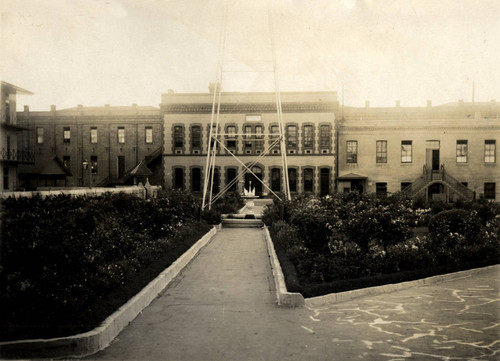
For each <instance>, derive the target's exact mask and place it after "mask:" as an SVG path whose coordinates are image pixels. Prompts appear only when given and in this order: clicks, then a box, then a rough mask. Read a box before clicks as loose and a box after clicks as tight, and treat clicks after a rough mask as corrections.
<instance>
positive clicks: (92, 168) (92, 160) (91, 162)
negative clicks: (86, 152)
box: [90, 155, 97, 174]
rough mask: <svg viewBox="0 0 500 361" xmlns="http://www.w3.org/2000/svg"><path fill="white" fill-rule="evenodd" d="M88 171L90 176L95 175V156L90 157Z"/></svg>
mask: <svg viewBox="0 0 500 361" xmlns="http://www.w3.org/2000/svg"><path fill="white" fill-rule="evenodd" d="M90 170H91V172H92V174H97V155H91V156H90Z"/></svg>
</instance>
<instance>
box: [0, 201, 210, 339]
mask: <svg viewBox="0 0 500 361" xmlns="http://www.w3.org/2000/svg"><path fill="white" fill-rule="evenodd" d="M172 196H174V197H172ZM173 198H175V202H172V201H171V199H173ZM198 209H199V204H198V202H197V201H196V200H195V199H194V198H192V197H191V196H189V195H182V194H173V195H164V197H163V198H160V199H157V200H151V201H143V200H141V199H138V198H136V197H133V196H127V195H123V194H121V195H106V196H103V197H98V198H93V199H88V198H84V197H83V198H76V199H70V198H69V197H66V196H58V197H50V198H47V199H43V200H42V199H40V198H32V199H20V200H7V201H5V202H4V203H3V205H2V222H3V224H2V245H1V246H2V247H1V250H2V253H1V259H0V261H1V266H2V268H1V273H0V281H1V284H0V286H1V287H0V288H1V289H0V301H1V303H2V305H3V306H2V308H1V309H0V324H1V328H0V340H1V341H9V340H21V339H33V338H53V337H62V336H69V335H73V334H77V333H83V332H86V331H89V330H92V329H94V328H95V327H97V326H98V325H100V324H101V323H102V321H103V320H104V319H106V318H107V317H108V316H109V315H111V314H112V313H113V312H114V311H116V310H117V309H118V308H119V307H120V306H122V305H123V304H125V303H126V302H127V301H128V300H129V299H130V298H131V297H132V296H134V295H135V294H137V293H138V292H139V291H140V290H141V289H143V287H144V286H146V285H147V284H148V283H149V282H150V281H151V280H153V279H154V278H155V277H156V276H157V275H158V274H159V273H161V272H162V271H163V270H164V269H165V268H167V267H168V266H170V265H171V264H172V263H173V262H174V261H175V260H177V259H178V257H179V256H181V255H182V254H183V253H184V252H185V251H186V250H188V249H189V248H190V247H191V246H192V245H193V244H194V243H195V242H196V241H197V240H198V239H200V238H201V237H202V236H203V235H204V234H205V233H206V232H207V231H208V230H209V229H210V225H208V224H207V223H206V222H204V221H200V220H199V219H197V214H199V213H198V212H197V210H198Z"/></svg>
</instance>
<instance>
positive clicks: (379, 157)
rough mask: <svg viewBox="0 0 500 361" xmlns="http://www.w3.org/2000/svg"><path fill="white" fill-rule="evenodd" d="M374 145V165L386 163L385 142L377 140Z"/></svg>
mask: <svg viewBox="0 0 500 361" xmlns="http://www.w3.org/2000/svg"><path fill="white" fill-rule="evenodd" d="M375 144H376V145H375V153H376V154H375V158H376V160H375V161H376V163H377V164H385V163H387V140H377V141H376V143H375ZM379 145H380V147H379Z"/></svg>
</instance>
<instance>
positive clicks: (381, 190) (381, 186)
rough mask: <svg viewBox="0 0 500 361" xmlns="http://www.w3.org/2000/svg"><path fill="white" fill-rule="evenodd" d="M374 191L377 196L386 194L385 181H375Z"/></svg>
mask: <svg viewBox="0 0 500 361" xmlns="http://www.w3.org/2000/svg"><path fill="white" fill-rule="evenodd" d="M375 187H376V188H375V192H376V194H377V196H382V197H383V196H386V195H387V183H376V184H375Z"/></svg>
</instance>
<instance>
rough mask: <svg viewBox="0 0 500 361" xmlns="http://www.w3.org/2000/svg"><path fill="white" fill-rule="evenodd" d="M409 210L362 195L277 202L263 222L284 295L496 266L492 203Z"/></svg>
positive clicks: (497, 238) (499, 214)
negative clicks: (278, 263) (269, 236)
mask: <svg viewBox="0 0 500 361" xmlns="http://www.w3.org/2000/svg"><path fill="white" fill-rule="evenodd" d="M413 206H414V205H413V204H412V202H411V201H409V200H406V199H403V198H400V197H394V198H392V199H377V198H375V197H371V196H361V195H347V196H346V195H336V196H333V197H327V198H323V199H318V198H309V199H297V200H294V201H291V202H278V201H276V202H275V204H274V205H273V206H271V207H269V208H268V209H267V210H266V211H265V212H264V215H263V219H264V221H265V223H266V224H267V225H268V227H269V232H270V235H271V238H272V240H273V243H274V246H275V249H276V253H277V256H278V259H279V261H280V264H281V267H282V270H283V274H284V277H285V282H286V284H287V289H288V291H289V292H299V293H301V294H302V295H303V296H304V297H307V298H309V297H316V296H321V295H325V294H329V293H338V292H344V291H350V290H355V289H360V288H366V287H373V286H379V285H385V284H393V283H400V282H405V281H413V280H417V279H421V278H426V277H430V276H436V275H441V274H446V273H450V272H456V271H462V270H466V269H471V268H477V267H484V266H489V265H494V264H498V263H499V261H500V259H499V257H500V253H499V250H500V234H499V233H500V210H499V207H498V205H496V204H492V203H487V202H470V203H459V204H456V206H460V207H461V208H460V209H449V208H450V207H447V208H445V209H444V210H443V208H441V209H439V208H438V207H434V208H435V209H436V212H437V213H435V214H434V213H433V210H432V208H431V207H429V208H425V209H422V208H420V207H419V208H412V207H413ZM427 225H429V228H428V227H427ZM428 229H429V230H430V231H428Z"/></svg>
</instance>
